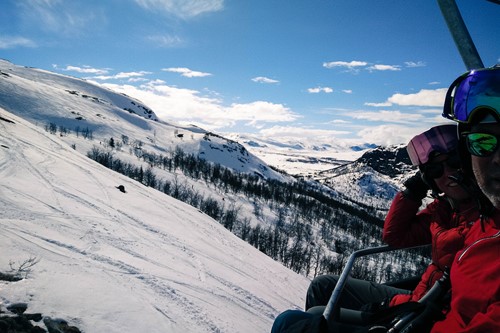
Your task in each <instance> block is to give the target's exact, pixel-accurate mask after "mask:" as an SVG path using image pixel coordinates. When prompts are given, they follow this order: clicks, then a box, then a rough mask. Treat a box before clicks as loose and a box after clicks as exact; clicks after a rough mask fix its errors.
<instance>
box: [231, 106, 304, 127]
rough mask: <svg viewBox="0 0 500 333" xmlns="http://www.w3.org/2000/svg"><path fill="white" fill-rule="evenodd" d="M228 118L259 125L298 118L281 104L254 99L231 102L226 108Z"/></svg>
mask: <svg viewBox="0 0 500 333" xmlns="http://www.w3.org/2000/svg"><path fill="white" fill-rule="evenodd" d="M227 111H228V112H229V115H230V118H231V119H235V120H245V121H247V125H251V126H259V123H263V122H265V123H269V122H271V123H273V122H288V121H294V120H297V119H298V118H299V115H297V114H295V113H293V112H291V110H290V109H288V108H287V107H285V106H283V105H282V104H275V103H270V102H265V101H256V102H251V103H246V104H236V103H234V104H231V106H230V107H228V108H227Z"/></svg>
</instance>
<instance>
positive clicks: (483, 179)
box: [471, 123, 500, 209]
mask: <svg viewBox="0 0 500 333" xmlns="http://www.w3.org/2000/svg"><path fill="white" fill-rule="evenodd" d="M471 133H488V134H494V135H498V136H500V123H491V124H477V125H474V126H473V127H472V129H471ZM471 159H472V171H473V172H474V176H475V177H476V181H477V184H478V185H479V188H480V189H481V191H482V192H483V193H484V194H485V195H486V197H487V198H488V199H489V200H490V201H491V203H492V204H493V205H494V206H495V207H496V208H497V209H500V149H499V148H498V147H497V149H496V151H495V152H494V153H493V154H492V155H490V156H486V157H479V156H474V155H471Z"/></svg>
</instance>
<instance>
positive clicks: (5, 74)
mask: <svg viewBox="0 0 500 333" xmlns="http://www.w3.org/2000/svg"><path fill="white" fill-rule="evenodd" d="M0 107H3V108H4V109H5V110H7V111H9V112H12V113H14V114H16V115H18V116H20V117H22V118H24V119H27V120H29V121H31V122H33V123H35V124H38V125H39V126H42V127H43V126H47V125H49V124H50V123H53V124H55V125H56V126H57V128H59V127H60V126H64V128H65V129H67V130H69V131H71V132H76V131H82V132H83V131H87V132H90V133H92V136H93V138H94V139H96V140H100V141H107V140H109V139H110V138H111V137H114V139H115V140H119V141H121V140H122V139H123V138H127V139H129V140H131V141H134V142H138V143H140V147H141V148H142V149H144V150H147V151H151V152H155V153H165V152H166V150H168V149H170V150H173V149H174V148H175V147H179V148H181V149H182V150H183V151H185V152H186V153H191V154H195V155H197V156H200V157H202V158H204V159H206V160H207V161H212V162H217V163H221V164H223V165H225V166H227V167H230V168H232V169H234V170H236V171H238V172H246V173H250V174H256V175H259V176H262V177H264V178H270V179H279V180H284V178H283V176H282V175H281V174H279V173H277V172H275V171H273V170H272V169H270V168H269V167H268V166H267V165H266V164H265V163H264V162H263V161H262V160H260V159H259V158H257V157H255V156H254V155H251V154H249V153H248V151H247V150H246V149H245V148H244V147H243V146H241V145H240V144H238V143H237V142H235V141H232V140H228V139H225V138H222V137H220V136H218V135H214V134H212V133H208V132H207V131H205V130H203V129H200V128H198V127H195V126H192V127H185V126H177V125H175V124H170V123H167V122H164V121H160V120H158V118H157V117H156V115H155V113H154V111H153V110H151V109H149V108H148V107H147V106H145V105H143V104H142V103H141V102H140V101H137V100H135V99H133V98H131V97H128V96H124V95H121V94H118V93H115V92H112V91H110V90H107V89H104V88H101V87H99V86H96V85H94V84H91V83H89V82H87V81H84V80H81V79H76V78H72V77H69V76H64V75H60V74H55V73H51V72H48V71H44V70H39V69H36V68H27V67H23V66H18V65H14V64H12V63H10V62H8V61H6V60H0ZM63 140H65V138H63ZM66 142H68V143H70V144H72V143H74V142H72V141H71V139H69V138H68V139H67V140H66ZM78 148H80V147H78V146H77V149H78ZM82 148H86V149H87V148H88V147H82Z"/></svg>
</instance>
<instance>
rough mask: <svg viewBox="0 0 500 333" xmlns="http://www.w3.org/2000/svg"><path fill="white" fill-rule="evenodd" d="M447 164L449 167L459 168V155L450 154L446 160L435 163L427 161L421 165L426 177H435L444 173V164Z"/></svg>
mask: <svg viewBox="0 0 500 333" xmlns="http://www.w3.org/2000/svg"><path fill="white" fill-rule="evenodd" d="M445 165H447V166H448V167H449V168H450V169H453V170H458V169H460V166H461V165H460V157H459V156H458V154H452V155H450V156H449V157H448V158H447V159H446V160H444V161H441V162H435V163H432V162H431V163H428V164H426V165H425V166H424V167H423V173H424V175H425V176H426V177H429V178H433V179H437V178H440V177H441V176H442V175H443V174H444V166H445Z"/></svg>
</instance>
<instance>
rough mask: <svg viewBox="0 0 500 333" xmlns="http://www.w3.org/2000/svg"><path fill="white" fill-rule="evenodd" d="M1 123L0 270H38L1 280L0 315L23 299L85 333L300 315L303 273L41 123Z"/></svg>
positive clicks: (249, 325)
mask: <svg viewBox="0 0 500 333" xmlns="http://www.w3.org/2000/svg"><path fill="white" fill-rule="evenodd" d="M0 117H1V118H2V119H0V160H1V161H2V164H1V166H0V178H1V179H2V186H1V187H0V210H1V211H2V214H1V215H0V230H1V232H0V253H1V254H2V255H1V256H0V272H4V273H5V272H9V271H10V269H11V268H12V269H14V270H16V269H18V268H19V267H20V265H21V264H22V263H23V262H25V261H27V260H29V259H33V261H34V262H36V264H35V265H34V266H32V267H31V269H30V270H29V272H28V271H27V272H26V273H27V274H26V275H25V274H23V276H24V277H25V279H23V280H22V281H19V282H5V281H0V309H1V310H2V311H5V308H6V307H7V306H9V305H10V304H13V303H19V302H25V303H27V305H28V310H27V311H26V313H41V314H42V315H43V316H49V317H52V318H61V319H64V320H66V321H68V323H69V325H72V326H77V327H78V328H80V329H81V330H82V331H83V332H88V333H92V332H116V333H122V332H149V333H157V332H158V333H160V332H161V333H164V332H170V333H181V332H190V333H191V332H192V333H198V332H200V333H205V332H206V333H208V332H221V333H224V332H231V333H233V332H239V333H245V332H248V333H250V332H252V333H253V332H269V331H270V329H271V326H272V323H273V320H274V318H275V316H276V315H278V314H279V313H280V312H282V311H284V310H285V309H289V308H302V306H303V304H304V300H305V290H306V289H307V286H308V284H309V282H310V280H309V279H308V278H306V277H305V276H302V275H299V274H296V273H295V272H293V271H292V270H290V269H287V268H285V267H284V266H283V265H282V264H280V263H278V262H276V261H274V260H272V259H271V258H269V257H267V256H266V255H265V254H263V253H262V252H260V251H259V250H257V249H256V248H254V247H252V246H251V245H249V244H247V243H246V242H244V241H243V240H241V239H239V238H238V237H237V236H235V235H233V234H232V233H231V232H230V231H228V230H226V229H225V228H224V227H223V226H222V225H221V224H219V223H218V222H216V221H215V220H213V219H212V218H210V217H208V216H207V215H205V214H203V213H201V212H200V211H199V210H198V209H196V208H194V207H191V206H189V205H187V204H184V203H182V202H180V201H178V200H175V199H173V198H172V197H170V196H167V195H165V194H163V193H161V192H159V191H156V190H154V189H152V188H149V187H146V186H144V185H142V184H140V183H138V182H136V181H134V180H132V179H129V178H127V177H125V176H122V175H120V174H118V173H116V172H113V171H111V170H108V169H106V168H105V167H103V166H101V165H99V164H97V163H96V162H94V161H92V160H90V159H88V158H86V157H85V155H84V154H81V153H79V152H78V151H76V150H74V149H72V148H71V147H70V146H69V145H68V144H67V143H65V142H63V141H62V140H61V139H60V138H59V136H57V135H52V134H49V133H48V132H46V131H45V130H44V129H43V127H42V126H37V125H35V124H32V123H29V122H28V121H27V120H25V119H23V118H21V117H18V116H16V115H14V114H11V113H9V112H7V111H5V110H4V109H2V108H0ZM5 119H7V120H9V121H11V122H6V121H4V120H5ZM82 141H83V140H82ZM78 145H80V143H79V144H78ZM118 184H120V185H123V186H124V187H125V190H126V193H122V192H121V191H119V190H118V189H117V188H116V187H117V185H118ZM194 186H198V185H194ZM199 186H200V187H201V186H202V185H199Z"/></svg>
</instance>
